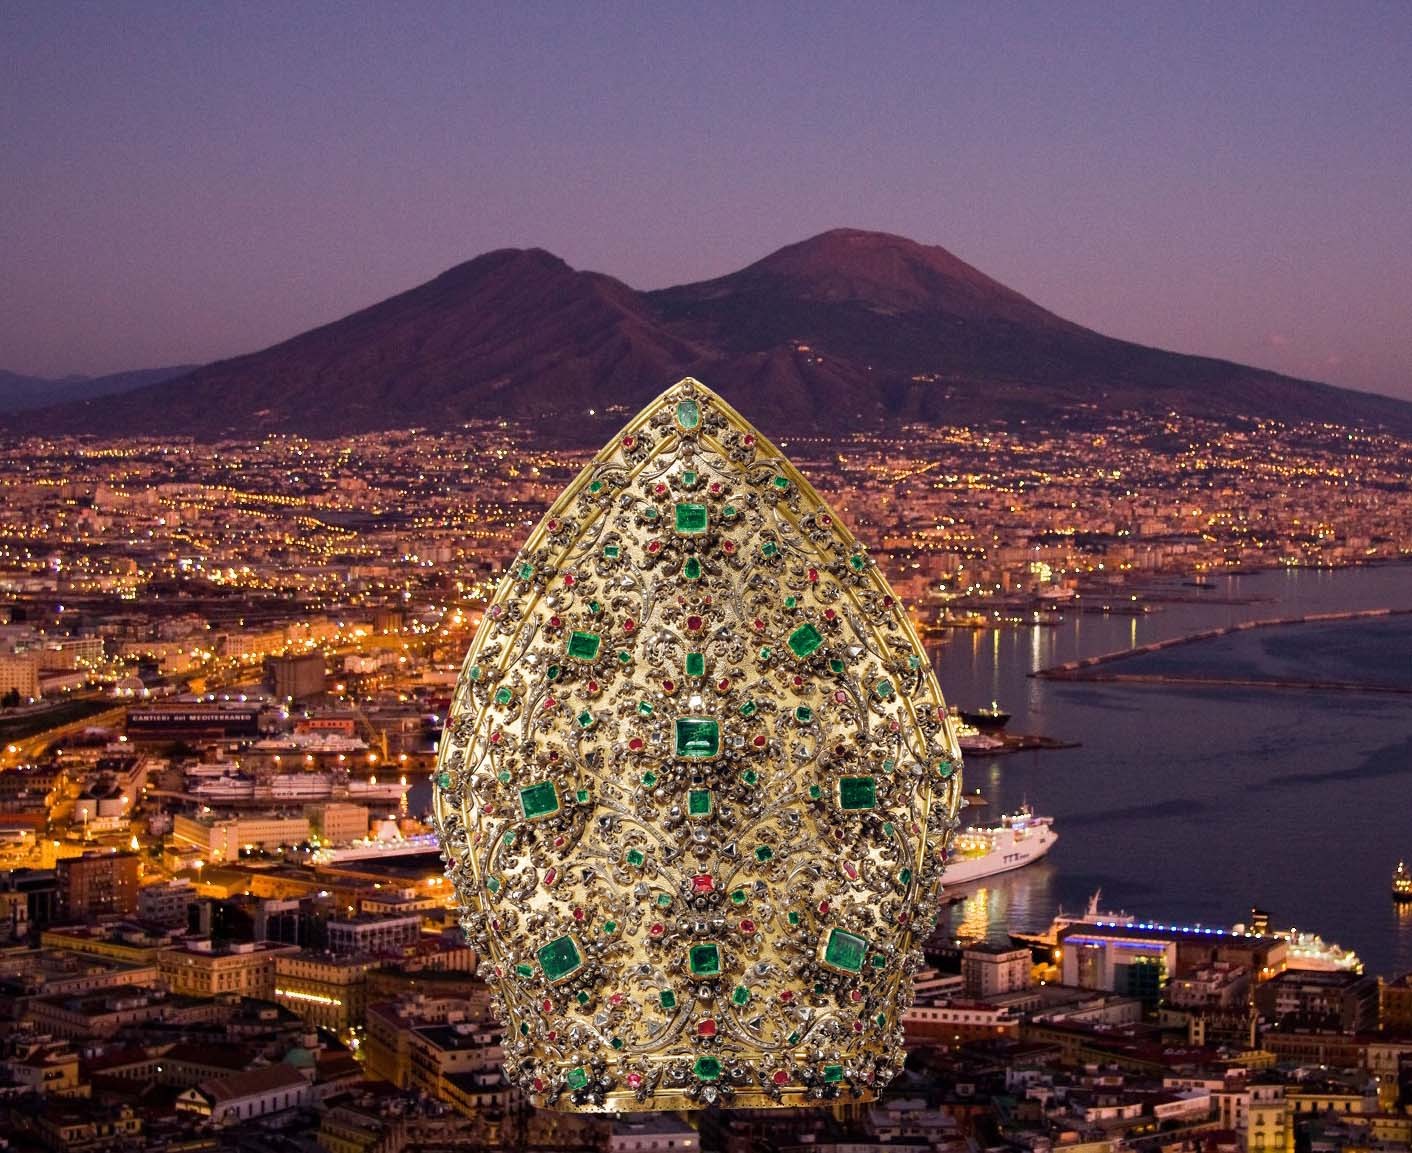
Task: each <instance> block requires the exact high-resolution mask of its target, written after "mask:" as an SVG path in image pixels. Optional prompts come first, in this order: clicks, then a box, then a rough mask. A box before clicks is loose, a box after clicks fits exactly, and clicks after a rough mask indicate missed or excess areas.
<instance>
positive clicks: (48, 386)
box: [0, 364, 196, 413]
mask: <svg viewBox="0 0 1412 1153" xmlns="http://www.w3.org/2000/svg"><path fill="white" fill-rule="evenodd" d="M195 367H196V366H195V365H194V364H175V365H170V366H168V367H166V368H138V369H133V370H132V371H130V372H113V373H109V374H108V375H107V376H65V377H61V378H58V379H53V378H50V377H44V376H23V375H21V374H20V373H17V372H6V371H5V370H4V369H0V413H6V412H24V411H26V410H28V409H34V408H44V407H46V406H47V405H54V404H64V403H67V402H69V401H75V400H88V399H91V398H94V397H99V396H112V395H115V394H117V393H120V392H131V391H132V390H133V389H135V388H143V387H144V386H146V385H149V384H160V383H162V381H164V380H171V379H172V378H173V377H175V376H184V375H185V374H187V373H189V372H190V371H191V370H192V369H194V368H195Z"/></svg>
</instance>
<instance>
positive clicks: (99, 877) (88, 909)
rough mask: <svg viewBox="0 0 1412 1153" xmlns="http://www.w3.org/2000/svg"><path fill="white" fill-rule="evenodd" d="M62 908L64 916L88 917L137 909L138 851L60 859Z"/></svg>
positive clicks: (60, 901)
mask: <svg viewBox="0 0 1412 1153" xmlns="http://www.w3.org/2000/svg"><path fill="white" fill-rule="evenodd" d="M57 871H58V874H59V909H60V914H61V915H62V916H64V917H71V918H73V919H74V920H88V919H90V918H93V917H100V916H104V915H108V914H112V913H119V914H126V913H132V912H134V911H135V910H136V909H137V874H138V859H137V854H136V853H85V854H84V855H83V856H81V857H64V858H63V859H61V860H60V861H59V862H58V865H57Z"/></svg>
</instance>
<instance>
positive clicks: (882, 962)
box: [872, 953, 887, 969]
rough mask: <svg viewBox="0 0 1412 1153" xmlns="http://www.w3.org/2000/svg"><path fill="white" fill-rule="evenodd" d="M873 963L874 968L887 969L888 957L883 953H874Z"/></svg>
mask: <svg viewBox="0 0 1412 1153" xmlns="http://www.w3.org/2000/svg"><path fill="white" fill-rule="evenodd" d="M872 965H873V968H874V969H886V968H887V958H886V957H884V956H883V955H882V954H881V953H874V954H873V960H872Z"/></svg>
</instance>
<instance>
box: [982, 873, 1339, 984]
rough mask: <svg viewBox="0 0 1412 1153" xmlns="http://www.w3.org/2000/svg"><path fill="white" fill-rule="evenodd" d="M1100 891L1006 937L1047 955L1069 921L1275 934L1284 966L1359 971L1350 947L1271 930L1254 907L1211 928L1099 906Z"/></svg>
mask: <svg viewBox="0 0 1412 1153" xmlns="http://www.w3.org/2000/svg"><path fill="white" fill-rule="evenodd" d="M1101 900H1102V893H1101V892H1097V893H1094V894H1093V896H1092V897H1090V898H1089V899H1088V907H1087V908H1086V909H1085V910H1084V911H1083V912H1082V913H1065V912H1064V910H1063V909H1060V910H1059V911H1058V912H1057V913H1056V914H1055V915H1054V920H1053V921H1052V922H1050V925H1049V928H1048V929H1046V930H1045V931H1044V932H1043V933H1033V934H1027V933H1011V934H1010V940H1011V941H1012V942H1013V943H1014V944H1015V945H1017V946H1023V947H1026V948H1029V949H1033V950H1034V951H1035V955H1036V956H1041V955H1044V956H1048V955H1050V954H1051V952H1052V950H1053V949H1054V948H1055V947H1056V946H1057V945H1058V944H1059V934H1060V933H1062V932H1063V931H1064V930H1065V929H1067V928H1068V927H1069V926H1070V925H1104V926H1109V927H1117V928H1124V927H1132V928H1137V929H1160V930H1164V931H1168V932H1172V933H1203V934H1216V935H1217V936H1227V935H1228V936H1232V937H1263V936H1270V937H1276V938H1278V939H1280V940H1282V941H1284V942H1285V967H1286V968H1289V969H1306V970H1307V969H1314V970H1319V971H1322V972H1347V973H1361V972H1362V971H1363V962H1362V961H1361V960H1360V959H1359V957H1358V954H1357V953H1355V952H1354V951H1353V950H1352V949H1344V948H1342V947H1340V946H1338V945H1335V944H1333V943H1331V942H1328V941H1325V940H1324V938H1323V937H1321V936H1319V935H1318V934H1317V933H1305V932H1301V931H1300V930H1298V929H1290V930H1289V931H1288V932H1283V933H1282V932H1278V931H1276V932H1271V931H1270V930H1269V928H1268V922H1267V921H1266V920H1265V919H1264V917H1263V915H1261V914H1260V913H1259V911H1258V910H1253V912H1254V913H1255V916H1254V917H1253V918H1252V921H1253V922H1254V923H1253V924H1251V925H1250V926H1246V925H1244V924H1240V923H1237V924H1235V925H1232V926H1231V927H1230V928H1229V929H1212V928H1207V927H1205V926H1202V925H1177V924H1170V923H1166V922H1163V923H1155V922H1153V921H1151V920H1144V919H1142V918H1139V917H1137V916H1135V915H1134V914H1132V913H1128V912H1125V911H1122V910H1119V911H1118V912H1113V911H1111V910H1106V909H1101V908H1099V903H1100V901H1101Z"/></svg>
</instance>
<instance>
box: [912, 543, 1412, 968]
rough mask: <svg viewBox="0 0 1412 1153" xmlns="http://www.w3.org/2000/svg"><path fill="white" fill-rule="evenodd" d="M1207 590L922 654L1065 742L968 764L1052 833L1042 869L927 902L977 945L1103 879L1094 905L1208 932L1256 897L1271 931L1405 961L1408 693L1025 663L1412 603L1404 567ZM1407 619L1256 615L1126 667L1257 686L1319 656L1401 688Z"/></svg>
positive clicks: (963, 689)
mask: <svg viewBox="0 0 1412 1153" xmlns="http://www.w3.org/2000/svg"><path fill="white" fill-rule="evenodd" d="M1211 582H1212V583H1213V584H1214V585H1215V587H1214V588H1212V589H1209V590H1206V592H1205V595H1207V596H1209V597H1210V598H1211V602H1212V603H1208V604H1201V603H1194V604H1193V603H1182V604H1169V605H1166V606H1164V607H1160V608H1158V609H1156V610H1155V611H1153V612H1152V613H1149V614H1146V615H1138V616H1116V615H1114V616H1104V615H1096V614H1087V613H1077V612H1068V613H1066V614H1065V619H1064V620H1063V622H1062V623H1061V624H1060V625H1059V626H1058V627H1051V628H1038V627H1035V628H1016V629H1003V630H988V631H984V632H981V631H973V632H967V631H962V630H957V631H956V632H955V633H953V635H952V639H951V640H950V642H949V643H948V644H946V645H943V646H940V647H939V648H937V649H935V650H934V660H935V663H936V668H937V673H938V675H939V677H940V678H941V682H942V687H943V689H944V690H945V692H946V695H947V700H948V701H949V702H951V703H952V704H956V705H960V706H962V707H972V706H975V705H978V704H982V703H989V701H990V700H992V699H995V700H998V701H999V702H1000V703H1001V704H1002V705H1003V706H1005V707H1006V708H1008V709H1009V710H1010V711H1011V712H1012V713H1013V714H1014V716H1013V719H1012V721H1011V722H1010V728H1011V729H1012V730H1014V731H1016V732H1026V733H1029V732H1033V733H1043V734H1045V735H1047V736H1051V737H1056V738H1061V739H1072V740H1077V741H1081V742H1082V747H1080V748H1076V749H1069V750H1057V751H1046V752H1038V753H1020V754H1016V755H1014V756H1010V757H1003V758H997V759H986V760H982V759H976V758H973V759H972V760H970V761H969V762H968V763H967V766H966V789H967V791H968V792H971V791H974V789H976V788H980V790H981V792H982V793H983V794H984V795H985V796H986V797H987V798H989V800H990V801H991V807H990V808H989V809H987V810H983V812H984V813H987V814H996V813H998V812H999V811H1001V810H1009V809H1011V808H1014V807H1015V806H1017V805H1019V804H1020V803H1022V802H1023V801H1026V800H1028V801H1029V802H1031V803H1032V804H1033V805H1034V806H1035V808H1036V810H1037V811H1039V812H1042V813H1047V814H1050V815H1053V816H1054V817H1055V818H1056V828H1057V830H1058V833H1059V842H1058V844H1057V845H1056V847H1055V848H1054V850H1053V851H1052V852H1051V853H1050V854H1049V857H1048V858H1047V859H1046V861H1044V862H1043V863H1041V864H1039V865H1036V866H1033V867H1031V868H1029V869H1025V870H1022V871H1021V872H1019V873H1015V874H1010V875H1008V876H1004V877H998V878H995V879H993V880H991V881H986V882H981V883H979V884H976V885H970V886H967V887H966V888H965V889H962V890H960V892H961V893H962V894H964V895H965V896H966V898H967V899H966V900H965V901H964V902H962V903H960V904H958V905H955V906H951V907H949V908H947V909H944V910H943V919H944V923H945V924H947V925H948V926H950V927H951V928H953V929H956V928H961V929H963V930H964V931H965V932H966V933H968V934H972V933H980V932H984V933H986V934H987V935H989V936H991V937H993V938H1002V937H1003V935H1004V933H1005V931H1006V930H1007V929H1010V928H1013V929H1017V930H1021V931H1028V930H1037V929H1042V928H1043V927H1044V926H1045V925H1047V924H1048V922H1049V920H1050V918H1051V917H1052V916H1053V913H1054V911H1055V909H1056V908H1057V907H1058V906H1059V905H1060V904H1062V905H1063V906H1064V907H1065V908H1066V909H1075V908H1080V907H1082V905H1083V903H1084V902H1085V901H1086V900H1087V898H1088V896H1089V894H1091V893H1092V892H1093V890H1095V889H1097V888H1100V887H1101V888H1102V889H1103V895H1104V904H1105V907H1109V908H1118V907H1123V908H1126V909H1128V910H1129V911H1131V912H1137V913H1141V914H1145V915H1149V916H1152V917H1155V918H1159V919H1163V920H1177V921H1183V922H1198V921H1199V922H1202V923H1204V924H1207V925H1224V924H1230V923H1231V922H1234V921H1243V920H1246V919H1247V918H1248V915H1249V911H1250V906H1251V905H1252V904H1256V905H1259V906H1260V907H1262V908H1264V909H1268V910H1269V911H1270V912H1271V913H1272V914H1273V918H1274V923H1275V924H1276V925H1278V926H1279V927H1281V928H1289V927H1291V926H1297V927H1298V928H1300V929H1306V930H1314V931H1317V932H1319V933H1321V934H1322V935H1323V936H1324V937H1325V939H1326V940H1332V941H1337V942H1338V943H1339V944H1341V945H1343V946H1344V947H1346V948H1351V949H1354V950H1355V951H1357V952H1358V954H1359V955H1360V957H1362V959H1363V961H1364V963H1365V965H1366V966H1367V968H1368V970H1369V971H1370V972H1375V973H1382V974H1385V975H1392V974H1395V973H1399V972H1403V971H1406V970H1407V969H1409V968H1412V912H1409V910H1408V909H1407V908H1405V907H1403V908H1401V909H1399V907H1397V906H1396V905H1395V904H1394V902H1393V901H1392V900H1391V899H1390V896H1389V891H1388V887H1389V883H1390V877H1391V873H1392V869H1393V867H1394V866H1395V865H1396V863H1397V860H1398V858H1399V857H1403V856H1412V821H1409V820H1408V817H1407V800H1408V790H1409V782H1410V781H1412V703H1409V701H1408V699H1407V698H1406V697H1405V696H1398V695H1390V696H1381V695H1375V694H1360V693H1349V692H1340V693H1319V692H1303V691H1286V690H1280V689H1269V690H1266V689H1255V688H1242V689H1234V688H1229V687H1220V688H1215V687H1198V686H1181V685H1171V684H1168V685H1147V684H1143V685H1125V684H1101V683H1068V682H1062V681H1050V680H1043V679H1039V678H1034V677H1030V676H1028V674H1029V673H1030V672H1031V671H1034V670H1036V669H1040V668H1046V667H1049V666H1052V665H1056V664H1061V663H1063V662H1065V661H1071V660H1076V659H1080V658H1083V657H1090V656H1094V655H1097V654H1100V653H1106V652H1111V651H1114V650H1118V649H1123V648H1129V647H1136V646H1138V645H1143V644H1147V643H1150V642H1152V641H1156V640H1162V639H1165V638H1168V637H1173V636H1178V635H1183V634H1186V633H1190V632H1196V631H1200V630H1203V629H1211V628H1219V627H1225V626H1228V625H1232V624H1236V623H1239V622H1241V621H1245V620H1261V619H1267V618H1270V617H1277V616H1286V615H1298V614H1305V613H1315V612H1333V611H1346V610H1357V609H1369V608H1401V609H1405V608H1409V607H1412V568H1409V567H1408V566H1405V565H1387V566H1378V567H1369V568H1353V569H1341V570H1325V569H1285V570H1274V571H1270V572H1264V573H1257V574H1251V575H1243V576H1232V577H1212V578H1211ZM1181 592H1182V593H1183V594H1189V593H1190V592H1191V590H1190V589H1189V588H1182V589H1181ZM1217 602H1244V603H1217ZM1408 632H1409V629H1408V626H1407V624H1406V621H1405V620H1397V621H1376V620H1375V621H1350V622H1343V623H1335V624H1321V625H1314V626H1293V627H1290V628H1273V629H1263V630H1258V631H1256V632H1252V633H1245V634H1240V635H1239V637H1238V638H1232V639H1229V640H1225V641H1219V642H1215V644H1214V645H1207V644H1201V643H1198V644H1194V645H1189V646H1182V647H1180V648H1178V649H1176V650H1172V651H1170V652H1168V653H1164V654H1160V655H1153V656H1147V657H1143V658H1140V660H1141V662H1142V665H1143V671H1147V672H1159V671H1160V672H1163V673H1173V672H1178V671H1180V672H1182V673H1187V674H1193V673H1199V671H1200V670H1203V669H1206V670H1211V671H1215V670H1220V671H1222V672H1225V671H1227V670H1229V669H1230V668H1232V667H1235V665H1236V663H1237V662H1238V665H1239V667H1240V669H1241V671H1242V675H1245V674H1250V675H1254V676H1259V677H1262V678H1272V679H1273V678H1277V677H1280V676H1285V675H1288V673H1289V671H1290V670H1291V669H1302V670H1305V672H1306V674H1307V675H1310V676H1315V675H1320V669H1319V667H1318V664H1319V662H1320V661H1321V660H1327V661H1328V662H1329V669H1328V671H1329V672H1330V674H1331V675H1333V676H1337V677H1345V676H1348V675H1350V673H1357V674H1358V677H1359V679H1363V680H1366V681H1369V682H1374V681H1379V682H1400V683H1406V682H1407V680H1408V676H1409V667H1408V666H1409V657H1408V653H1409V648H1408V646H1407V645H1406V644H1405V643H1403V642H1404V641H1405V639H1406V637H1407V635H1408ZM1237 648H1238V651H1237ZM1159 662H1160V667H1159ZM1124 667H1125V668H1126V667H1128V666H1127V663H1125V664H1124ZM1131 667H1132V668H1133V670H1134V671H1137V669H1138V661H1137V660H1134V662H1132V665H1131ZM980 819H981V820H985V819H989V818H988V817H985V816H982V817H981V818H980Z"/></svg>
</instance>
